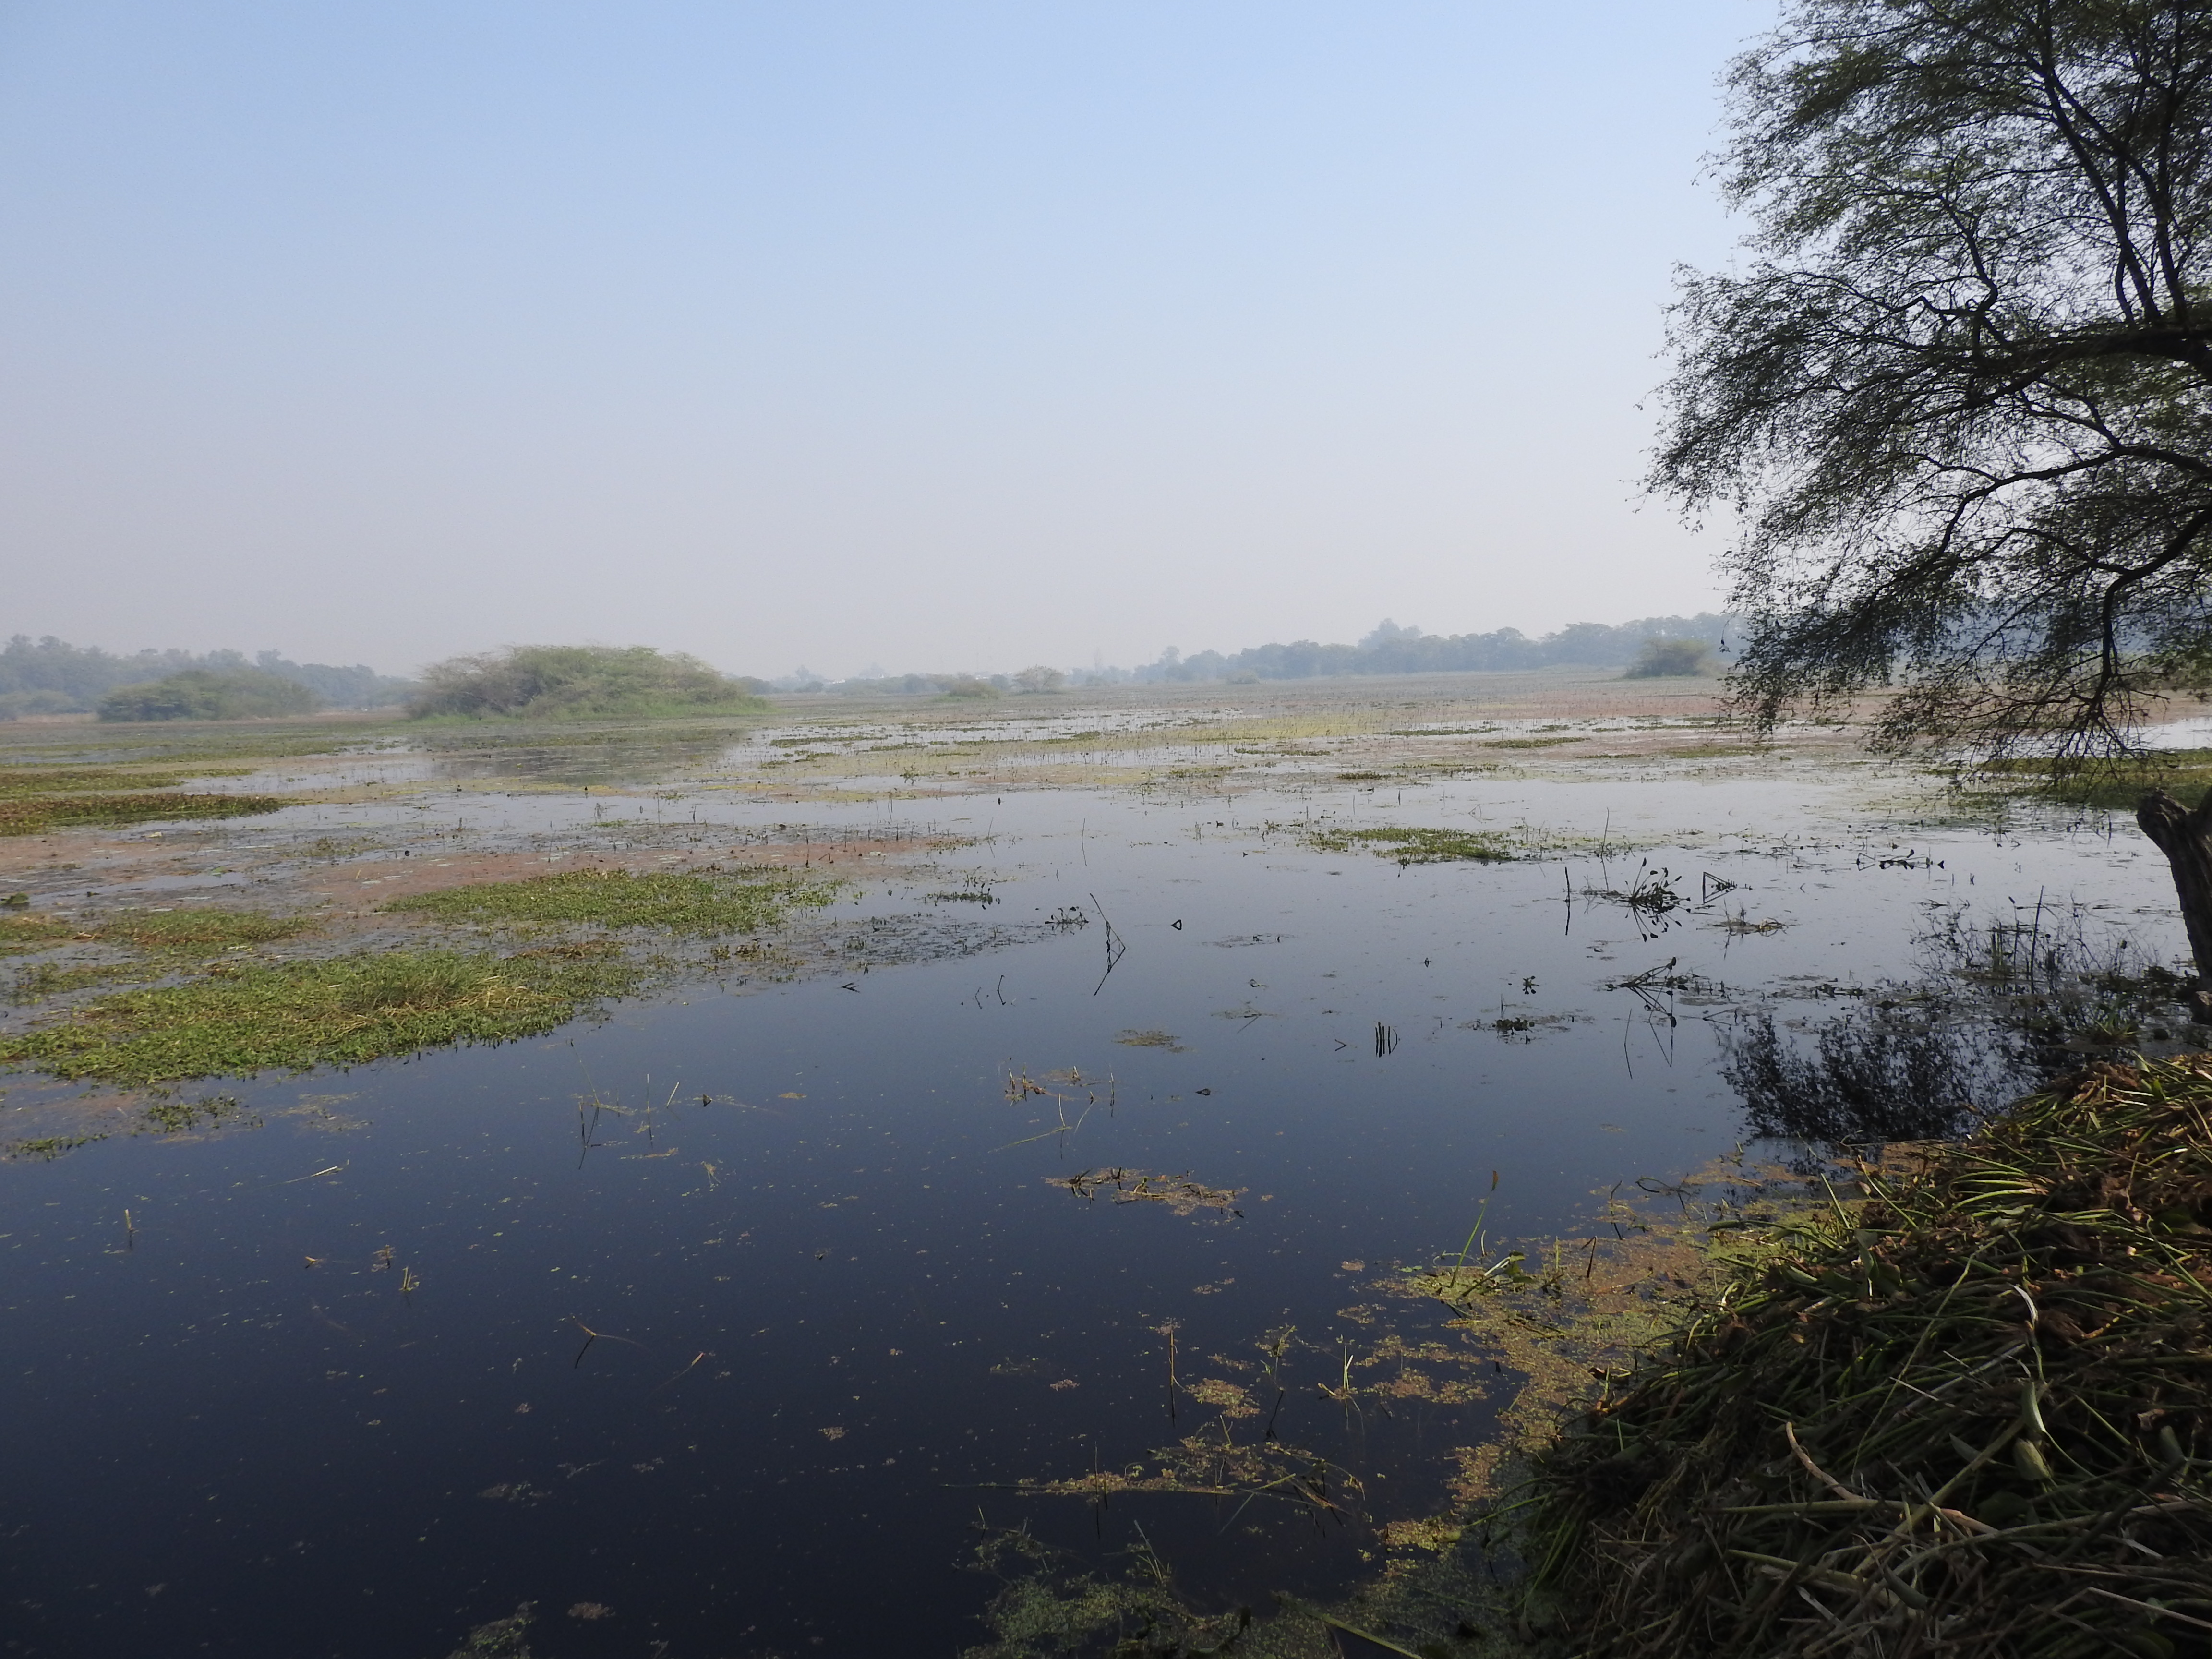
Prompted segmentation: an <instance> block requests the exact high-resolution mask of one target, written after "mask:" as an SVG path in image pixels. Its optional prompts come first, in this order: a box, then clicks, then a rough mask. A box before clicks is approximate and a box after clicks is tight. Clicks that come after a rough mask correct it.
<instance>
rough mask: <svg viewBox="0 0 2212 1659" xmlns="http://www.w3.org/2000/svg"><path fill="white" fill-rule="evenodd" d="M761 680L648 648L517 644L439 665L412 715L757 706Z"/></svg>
mask: <svg viewBox="0 0 2212 1659" xmlns="http://www.w3.org/2000/svg"><path fill="white" fill-rule="evenodd" d="M751 684H757V682H752V681H744V680H736V679H732V678H728V677H726V676H725V675H723V674H720V673H718V672H717V671H714V669H712V668H710V667H708V665H706V664H705V663H703V662H701V661H700V660H699V659H697V658H696V657H690V656H686V655H684V653H681V652H675V651H671V652H662V651H656V650H654V649H653V647H651V646H647V645H632V646H608V645H518V646H511V647H508V648H507V650H505V651H488V652H484V653H481V654H479V655H477V656H473V657H453V658H449V659H447V660H446V661H444V662H441V663H434V664H432V665H430V666H429V667H428V668H426V669H424V670H423V671H422V690H421V691H420V692H418V693H417V694H416V696H415V698H414V700H413V701H412V702H410V703H409V704H408V707H407V712H408V713H409V714H410V715H412V716H413V717H414V718H416V719H417V720H420V719H422V717H424V716H425V715H430V714H448V715H455V714H457V715H461V716H464V717H468V718H473V719H482V718H483V717H485V716H488V715H534V716H538V717H540V718H549V717H550V718H552V719H556V720H557V719H580V718H582V719H588V718H591V717H593V716H599V717H605V718H623V717H633V718H634V717H636V716H641V715H651V714H700V713H704V712H708V711H723V710H750V709H757V708H763V707H764V706H765V705H764V704H763V702H761V700H760V699H759V698H758V697H757V696H753V695H752V694H751V692H750V690H748V689H747V688H748V687H749V686H750V685H751Z"/></svg>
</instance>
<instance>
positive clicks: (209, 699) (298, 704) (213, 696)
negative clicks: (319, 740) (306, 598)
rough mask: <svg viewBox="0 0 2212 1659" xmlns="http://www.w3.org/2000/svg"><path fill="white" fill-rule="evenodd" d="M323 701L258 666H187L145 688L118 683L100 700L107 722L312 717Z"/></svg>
mask: <svg viewBox="0 0 2212 1659" xmlns="http://www.w3.org/2000/svg"><path fill="white" fill-rule="evenodd" d="M322 706H323V700H322V699H321V698H320V697H319V696H316V695H315V693H314V692H313V690H311V689H310V688H309V687H307V686H304V685H301V684H299V682H297V681H296V680H289V679H286V678H283V677H282V676H281V675H276V674H267V673H264V672H263V671H261V670H259V669H258V668H230V669H220V670H218V669H210V668H187V669H185V671H183V672H182V673H179V674H171V675H168V676H167V678H162V679H158V680H149V681H147V682H146V683H145V684H142V685H118V686H117V687H116V688H115V690H112V691H110V692H109V693H108V694H107V695H106V696H104V697H102V698H101V699H100V706H99V709H98V713H99V716H100V719H101V720H269V719H272V718H275V717H277V716H281V715H285V714H313V713H314V712H315V710H316V709H318V708H321V707H322Z"/></svg>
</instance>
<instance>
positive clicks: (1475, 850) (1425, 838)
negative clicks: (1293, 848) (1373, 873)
mask: <svg viewBox="0 0 2212 1659" xmlns="http://www.w3.org/2000/svg"><path fill="white" fill-rule="evenodd" d="M1305 842H1306V844H1307V845H1308V846H1310V847H1312V848H1316V849H1318V850H1319V851H1321V852H1324V853H1350V852H1355V851H1358V850H1361V849H1364V850H1365V851H1368V852H1370V853H1374V854H1378V855H1379V856H1381V857H1383V858H1386V859H1395V860H1397V861H1398V862H1399V863H1400V864H1401V865H1403V864H1455V863H1473V864H1504V863H1506V862H1508V861H1510V860H1512V859H1514V858H1516V857H1517V856H1519V854H1518V853H1517V852H1516V849H1515V848H1514V845H1513V842H1511V841H1510V839H1508V838H1507V837H1506V836H1502V835H1499V834H1498V833H1497V832H1496V831H1495V830H1490V829H1419V828H1416V827H1414V826H1412V825H1406V826H1403V827H1400V826H1384V827H1377V828H1375V829H1327V828H1322V829H1310V830H1308V831H1306V832H1305Z"/></svg>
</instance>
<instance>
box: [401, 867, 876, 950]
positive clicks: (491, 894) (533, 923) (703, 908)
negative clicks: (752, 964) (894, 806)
mask: <svg viewBox="0 0 2212 1659" xmlns="http://www.w3.org/2000/svg"><path fill="white" fill-rule="evenodd" d="M842 885H843V884H842V882H837V881H819V880H814V879H811V878H807V877H804V876H799V875H794V874H793V873H791V872H788V871H784V870H773V869H762V870H748V871H744V872H739V873H735V874H725V873H722V872H714V873H701V874H681V873H678V872H673V871H662V872H652V873H648V874H646V875H633V874H631V873H630V872H629V871H627V870H564V871H562V872H560V873H559V874H557V875H550V876H532V877H531V878H528V879H527V880H524V881H490V882H481V883H478V884H476V885H473V886H469V887H453V888H448V889H447V890H445V891H444V892H442V893H423V894H420V895H418V896H416V897H413V898H404V899H395V900H394V901H392V902H391V903H390V904H387V905H386V906H385V907H384V908H386V909H387V910H398V911H413V912H416V913H417V914H420V915H430V916H435V917H436V918H437V919H438V920H439V921H470V922H476V923H478V924H480V925H483V926H487V927H526V928H527V927H586V926H588V927H651V928H655V929H658V930H659V931H660V932H663V933H687V934H692V935H705V934H711V933H757V932H758V931H759V930H760V929H762V928H763V927H774V926H775V924H776V923H778V922H780V921H782V920H783V919H784V917H785V916H787V915H789V914H790V912H791V911H793V909H818V908H821V907H822V906H823V905H825V904H828V903H829V902H830V901H831V900H832V899H834V898H836V896H837V892H838V890H839V889H840V888H841V887H842Z"/></svg>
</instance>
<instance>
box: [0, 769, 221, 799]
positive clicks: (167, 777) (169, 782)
mask: <svg viewBox="0 0 2212 1659" xmlns="http://www.w3.org/2000/svg"><path fill="white" fill-rule="evenodd" d="M252 770H253V768H252V767H250V766H202V767H195V768H191V769H185V768H179V767H159V768H150V769H149V768H147V767H143V766H0V800H15V799H20V798H21V797H23V796H26V795H67V794H82V793H89V792H92V791H97V790H113V789H118V788H123V789H173V788H175V787H177V786H178V785H179V784H180V783H182V782H183V781H185V779H186V778H242V777H244V776H246V775H247V774H248V773H250V772H252Z"/></svg>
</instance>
